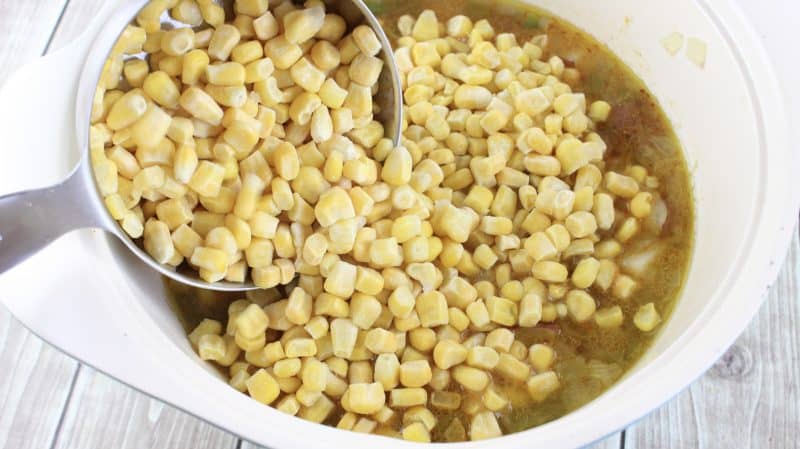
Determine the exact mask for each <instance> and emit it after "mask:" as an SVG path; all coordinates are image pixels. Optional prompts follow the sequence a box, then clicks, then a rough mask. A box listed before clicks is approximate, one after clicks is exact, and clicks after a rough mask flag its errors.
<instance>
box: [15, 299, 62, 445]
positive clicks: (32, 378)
mask: <svg viewBox="0 0 800 449" xmlns="http://www.w3.org/2000/svg"><path fill="white" fill-rule="evenodd" d="M77 367H78V364H77V362H75V361H74V360H72V359H70V358H69V357H67V356H65V355H63V354H61V353H60V352H58V351H57V350H55V349H53V348H51V347H50V346H48V345H47V344H45V343H43V342H42V341H41V340H40V339H38V338H37V337H35V336H34V335H33V334H31V333H30V332H28V331H27V330H26V329H25V328H23V327H22V325H20V324H19V323H18V322H16V321H15V320H14V319H13V318H12V317H11V315H10V314H9V313H8V312H7V311H6V310H5V309H0V448H3V449H27V448H30V449H37V448H46V447H49V446H50V442H51V440H52V438H53V436H54V435H55V432H56V428H57V426H58V422H59V419H60V417H61V413H62V410H63V408H64V405H65V404H66V401H67V395H68V394H69V390H70V385H71V383H72V378H73V376H74V374H75V372H76V370H77Z"/></svg>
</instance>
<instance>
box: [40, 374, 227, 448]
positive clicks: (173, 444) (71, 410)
mask: <svg viewBox="0 0 800 449" xmlns="http://www.w3.org/2000/svg"><path fill="white" fill-rule="evenodd" d="M237 442H238V440H237V438H236V437H234V436H233V435H230V434H227V433H225V432H222V431H220V430H218V429H217V428H215V427H213V426H211V425H209V424H206V423H204V422H202V421H200V420H199V419H197V418H194V417H192V416H189V415H187V414H186V413H183V412H180V411H178V410H176V409H174V408H172V407H169V406H167V405H164V404H163V403H162V402H160V401H158V400H155V399H152V398H150V397H148V396H146V395H144V394H142V393H139V392H137V391H135V390H133V389H131V388H128V387H126V386H124V385H122V384H120V383H119V382H117V381H115V380H113V379H111V378H109V377H107V376H105V375H103V374H101V373H99V372H97V371H94V370H92V369H91V368H88V367H86V366H81V369H80V371H79V373H78V378H77V381H76V383H75V389H74V391H73V395H72V397H71V399H70V402H69V406H68V408H67V412H66V415H65V417H64V422H63V425H62V426H61V430H60V432H59V434H58V436H57V439H56V442H55V445H54V446H53V447H54V448H57V449H72V448H74V449H93V448H114V449H143V448H153V449H172V448H174V449H181V448H187V447H191V448H192V449H204V448H209V449H212V448H213V449H235V448H236V445H237Z"/></svg>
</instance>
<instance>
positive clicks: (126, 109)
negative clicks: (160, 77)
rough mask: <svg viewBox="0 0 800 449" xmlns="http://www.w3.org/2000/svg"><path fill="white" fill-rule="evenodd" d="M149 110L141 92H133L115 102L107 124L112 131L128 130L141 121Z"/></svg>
mask: <svg viewBox="0 0 800 449" xmlns="http://www.w3.org/2000/svg"><path fill="white" fill-rule="evenodd" d="M147 109H148V108H147V101H146V100H145V98H144V96H142V94H141V91H139V90H132V91H130V92H128V93H126V94H124V95H122V96H121V97H120V98H119V99H118V100H117V101H116V102H114V104H113V106H111V109H110V110H109V112H108V116H107V117H106V124H107V125H108V128H109V129H111V130H120V129H123V128H127V127H128V126H130V125H132V124H134V123H136V122H137V121H138V120H139V119H141V118H142V116H144V114H145V113H146V112H147Z"/></svg>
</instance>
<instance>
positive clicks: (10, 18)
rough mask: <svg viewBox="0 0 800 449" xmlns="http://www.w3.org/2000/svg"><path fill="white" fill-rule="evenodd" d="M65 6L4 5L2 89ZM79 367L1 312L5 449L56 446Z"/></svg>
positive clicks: (1, 444)
mask: <svg viewBox="0 0 800 449" xmlns="http://www.w3.org/2000/svg"><path fill="white" fill-rule="evenodd" d="M65 3H66V0H58V1H56V0H43V1H22V2H19V1H0V84H2V83H3V82H4V81H5V80H6V78H8V76H9V75H10V74H11V73H12V72H13V71H14V69H15V68H16V67H19V66H20V65H22V64H24V63H25V62H28V61H31V60H33V59H35V58H36V57H38V56H40V55H41V54H42V53H43V52H44V51H45V49H46V48H47V44H48V42H49V40H50V36H51V35H52V30H53V28H54V27H55V26H56V23H57V22H58V19H59V17H60V16H61V12H62V10H63V9H64V5H65ZM77 367H78V364H77V362H75V361H74V360H72V359H70V358H69V357H67V356H65V355H63V354H61V353H60V352H58V351H56V350H55V349H53V348H51V347H50V346H48V345H47V344H45V343H43V342H42V341H41V340H39V339H38V338H36V337H35V336H34V335H32V334H31V333H30V332H28V331H27V330H26V329H25V328H24V327H22V325H21V324H19V323H18V322H17V321H15V320H14V319H13V318H12V317H11V315H10V314H9V313H8V311H7V310H5V309H4V308H2V307H0V448H7V449H26V448H47V447H49V446H50V445H51V442H52V439H53V437H54V435H55V432H56V428H57V426H58V423H59V419H60V418H61V413H62V411H63V408H64V405H65V403H66V400H67V395H68V394H69V389H70V385H71V383H72V379H73V376H74V374H75V371H76V370H77Z"/></svg>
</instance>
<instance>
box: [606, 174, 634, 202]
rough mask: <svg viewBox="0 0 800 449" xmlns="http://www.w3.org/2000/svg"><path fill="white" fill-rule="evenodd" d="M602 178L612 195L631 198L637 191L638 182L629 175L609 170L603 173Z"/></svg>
mask: <svg viewBox="0 0 800 449" xmlns="http://www.w3.org/2000/svg"><path fill="white" fill-rule="evenodd" d="M604 179H605V183H604V184H605V187H606V189H608V191H609V192H611V193H613V194H614V195H617V196H621V197H622V198H626V199H631V198H633V197H634V196H636V194H637V193H639V184H638V183H637V182H636V180H635V179H633V178H631V177H630V176H625V175H620V174H619V173H615V172H612V171H610V172H607V173H606V174H605V178H604Z"/></svg>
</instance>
